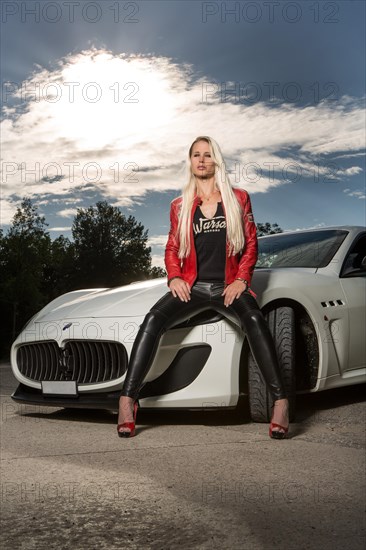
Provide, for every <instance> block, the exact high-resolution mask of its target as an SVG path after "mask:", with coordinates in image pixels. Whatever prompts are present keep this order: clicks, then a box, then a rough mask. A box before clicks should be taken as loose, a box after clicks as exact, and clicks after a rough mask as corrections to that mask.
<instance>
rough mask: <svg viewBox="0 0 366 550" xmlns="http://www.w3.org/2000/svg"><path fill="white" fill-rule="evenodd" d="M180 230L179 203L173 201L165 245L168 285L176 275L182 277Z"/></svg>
mask: <svg viewBox="0 0 366 550" xmlns="http://www.w3.org/2000/svg"><path fill="white" fill-rule="evenodd" d="M177 230H178V212H177V204H176V202H175V201H172V203H171V205H170V230H169V235H168V241H167V243H166V246H165V267H166V271H167V274H168V286H169V283H170V281H171V280H172V279H173V278H175V277H182V268H181V260H180V258H179V257H178V252H179V240H178V236H177Z"/></svg>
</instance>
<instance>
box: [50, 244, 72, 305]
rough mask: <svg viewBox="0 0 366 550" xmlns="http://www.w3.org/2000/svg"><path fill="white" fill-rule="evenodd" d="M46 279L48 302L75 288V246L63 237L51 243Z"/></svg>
mask: <svg viewBox="0 0 366 550" xmlns="http://www.w3.org/2000/svg"><path fill="white" fill-rule="evenodd" d="M45 279H46V290H47V297H48V300H52V299H53V298H56V297H57V296H60V295H61V294H64V293H65V292H69V291H70V290H74V288H75V285H76V280H75V246H74V243H72V242H71V241H70V240H69V239H68V238H67V237H64V236H63V235H60V236H59V237H57V239H55V240H54V241H52V242H51V248H50V262H49V264H48V266H47V267H46V270H45Z"/></svg>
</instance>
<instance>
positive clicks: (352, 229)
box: [258, 225, 366, 239]
mask: <svg viewBox="0 0 366 550" xmlns="http://www.w3.org/2000/svg"><path fill="white" fill-rule="evenodd" d="M335 229H338V230H344V231H349V232H350V233H353V234H355V235H356V234H357V233H359V232H361V231H366V227H364V226H362V225H331V226H327V227H310V228H308V229H299V230H291V231H286V230H284V231H283V232H282V233H273V234H272V235H262V236H261V237H258V239H264V238H269V237H279V236H281V235H294V234H299V233H311V232H314V231H319V232H320V231H329V230H335Z"/></svg>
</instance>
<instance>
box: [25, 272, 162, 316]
mask: <svg viewBox="0 0 366 550" xmlns="http://www.w3.org/2000/svg"><path fill="white" fill-rule="evenodd" d="M167 291H168V287H167V284H166V278H164V279H153V280H150V281H141V282H138V283H132V284H130V285H125V286H122V287H117V288H110V289H102V290H91V291H90V292H87V291H85V292H84V293H83V294H82V295H81V296H80V295H78V294H77V293H76V294H73V293H70V295H69V298H68V296H67V295H66V296H65V297H64V300H63V301H62V302H61V303H60V301H59V299H56V300H55V302H54V303H52V302H51V303H50V304H49V305H48V306H47V307H46V308H44V310H42V311H40V313H39V314H38V315H37V317H36V318H35V319H34V320H35V321H40V320H42V321H55V320H59V319H77V318H85V317H136V316H142V315H145V314H146V313H147V311H149V309H150V308H151V306H152V305H153V304H154V303H155V302H157V300H158V299H159V298H160V297H161V296H163V295H164V294H165V293H166V292H167ZM65 300H66V301H65Z"/></svg>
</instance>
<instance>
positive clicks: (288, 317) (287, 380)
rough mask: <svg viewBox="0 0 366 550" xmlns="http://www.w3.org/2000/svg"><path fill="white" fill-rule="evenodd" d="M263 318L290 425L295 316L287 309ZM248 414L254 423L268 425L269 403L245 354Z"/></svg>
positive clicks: (260, 379) (259, 375)
mask: <svg viewBox="0 0 366 550" xmlns="http://www.w3.org/2000/svg"><path fill="white" fill-rule="evenodd" d="M265 318H266V320H267V323H268V326H269V329H270V331H271V333H272V336H273V339H274V342H275V346H276V351H277V356H278V360H279V365H280V370H281V375H282V380H283V384H284V386H285V390H286V393H287V395H288V398H289V406H290V411H289V416H290V422H291V421H293V420H294V417H295V394H296V379H295V357H296V355H295V312H294V310H293V309H292V308H291V307H278V308H276V309H273V310H271V311H269V312H268V313H267V314H266V315H265ZM248 390H249V412H250V416H251V419H252V420H253V421H254V422H269V421H270V419H271V414H272V411H271V407H272V402H273V399H272V397H271V394H270V393H269V391H268V390H267V386H266V383H265V381H264V378H263V376H262V373H261V372H260V370H259V368H258V366H257V363H256V362H255V361H254V357H253V355H252V353H251V352H250V351H249V354H248Z"/></svg>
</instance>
